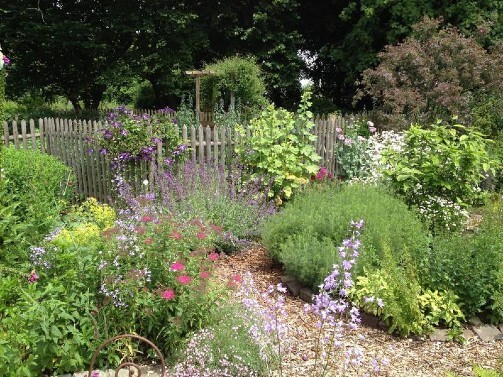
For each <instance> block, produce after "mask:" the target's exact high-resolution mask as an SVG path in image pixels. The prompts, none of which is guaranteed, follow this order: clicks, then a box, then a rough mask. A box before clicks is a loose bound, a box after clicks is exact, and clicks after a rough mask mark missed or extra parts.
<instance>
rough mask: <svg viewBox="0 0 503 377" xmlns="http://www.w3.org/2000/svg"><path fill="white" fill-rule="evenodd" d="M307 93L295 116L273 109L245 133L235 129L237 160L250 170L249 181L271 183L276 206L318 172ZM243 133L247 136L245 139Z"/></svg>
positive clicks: (251, 123)
mask: <svg viewBox="0 0 503 377" xmlns="http://www.w3.org/2000/svg"><path fill="white" fill-rule="evenodd" d="M310 95H311V94H310V93H309V92H305V93H304V94H303V96H302V101H301V103H300V106H299V110H298V111H297V114H293V113H291V112H289V111H287V110H284V109H281V108H280V109H276V108H274V106H273V105H270V106H268V107H267V108H266V109H264V110H263V111H262V113H261V114H260V116H258V117H257V118H254V119H252V120H251V122H250V125H249V126H248V129H247V130H245V129H244V128H239V129H238V131H239V132H240V134H241V136H242V137H243V143H242V144H241V145H239V146H238V147H237V148H236V152H237V153H238V154H239V155H240V158H241V160H242V161H243V163H244V164H245V165H247V166H250V167H251V169H252V170H253V175H252V179H255V178H256V177H257V176H264V175H265V176H267V177H269V178H270V179H271V180H273V183H272V191H271V192H270V195H271V196H276V198H277V200H278V202H280V201H281V199H282V198H286V199H289V198H290V197H291V195H292V193H293V192H294V191H295V190H296V189H298V188H299V187H301V186H302V185H304V184H306V183H307V182H308V181H309V178H310V176H311V175H313V174H316V173H317V172H318V165H317V162H318V161H319V160H320V158H321V157H320V156H318V155H317V154H316V150H315V149H314V147H313V146H312V144H311V143H312V142H313V141H314V140H316V137H315V136H314V135H313V134H312V133H311V129H312V128H313V127H314V123H313V122H312V120H311V118H312V113H311V112H310V111H309V110H308V109H309V106H310V102H309V98H310ZM247 132H249V133H250V136H246V134H247Z"/></svg>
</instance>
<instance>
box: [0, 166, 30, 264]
mask: <svg viewBox="0 0 503 377" xmlns="http://www.w3.org/2000/svg"><path fill="white" fill-rule="evenodd" d="M0 174H1V173H0ZM0 179H1V180H2V181H1V182H0V250H1V252H0V261H2V262H5V263H7V264H8V265H12V264H13V263H14V262H15V261H16V260H17V259H18V258H19V250H22V248H23V247H26V246H27V241H26V231H27V228H28V224H26V223H24V222H22V221H21V220H20V218H19V216H18V215H17V214H16V209H17V207H18V206H19V203H17V202H15V201H14V202H13V201H12V198H11V197H10V195H8V194H7V192H6V191H5V189H4V187H3V185H4V184H5V179H2V178H1V177H0Z"/></svg>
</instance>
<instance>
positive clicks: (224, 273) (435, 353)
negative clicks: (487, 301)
mask: <svg viewBox="0 0 503 377" xmlns="http://www.w3.org/2000/svg"><path fill="white" fill-rule="evenodd" d="M247 271H249V272H251V274H252V276H253V279H254V281H255V284H256V286H257V288H258V289H260V291H262V292H263V291H265V290H266V289H267V288H268V287H269V286H270V285H271V284H273V285H276V284H278V283H279V282H280V276H282V275H283V274H284V273H283V271H282V269H281V266H280V265H278V264H275V263H274V262H273V261H272V260H271V258H270V257H269V256H268V255H267V253H266V251H265V250H264V248H263V247H260V246H255V247H252V248H250V249H248V250H246V251H245V252H242V253H240V254H237V255H233V256H224V255H222V256H221V258H220V259H219V261H218V263H217V275H218V276H220V278H221V279H222V280H224V279H228V278H229V277H231V276H233V275H240V276H243V275H244V274H245V273H246V272H247ZM304 306H305V303H304V302H303V301H302V300H301V299H300V298H298V297H293V296H290V295H288V294H287V297H286V305H285V308H286V311H287V313H288V314H287V318H286V321H287V323H288V326H289V329H290V330H289V338H290V339H289V341H290V342H289V343H290V344H291V345H292V347H291V349H290V351H289V353H288V354H286V355H285V357H284V361H283V374H282V375H283V376H306V377H307V376H309V375H310V371H312V367H313V364H314V352H313V350H314V349H315V339H316V338H317V333H318V332H319V329H318V328H317V327H316V326H315V325H314V323H315V318H314V316H313V315H312V314H307V313H305V311H304ZM362 336H363V337H364V339H365V340H364V341H362V340H361V338H362ZM344 341H345V344H348V345H352V344H358V345H359V346H361V347H362V348H364V350H365V355H367V356H366V357H367V358H368V360H367V361H369V363H368V364H366V365H370V360H371V359H373V358H374V357H376V356H377V357H378V358H380V359H387V360H389V365H388V366H387V367H385V370H384V371H383V372H381V374H380V375H386V376H407V377H409V376H417V377H426V376H428V377H430V376H431V377H438V376H445V375H446V374H447V372H455V373H456V374H457V375H458V376H473V373H472V366H473V365H480V366H482V367H489V368H495V367H497V365H498V362H499V360H500V359H501V358H503V341H498V342H487V343H486V342H482V341H481V340H479V339H475V338H473V339H470V340H469V341H468V342H467V343H465V344H458V343H454V342H432V341H430V340H417V339H410V338H400V337H397V336H392V335H390V334H388V333H387V332H386V331H384V330H381V329H378V328H373V327H368V326H365V325H362V326H360V327H359V328H358V329H357V330H356V333H354V334H351V335H349V336H348V337H346V338H345V340H344ZM335 364H336V365H337V361H335ZM339 364H341V363H339ZM339 367H340V365H339ZM369 370H371V368H367V369H366V370H365V372H368V371H369ZM360 373H361V372H359V373H353V374H352V373H349V374H348V375H355V376H356V375H363V374H360ZM338 375H341V372H340V371H339V372H338V371H336V370H333V371H332V372H329V373H328V374H327V376H338Z"/></svg>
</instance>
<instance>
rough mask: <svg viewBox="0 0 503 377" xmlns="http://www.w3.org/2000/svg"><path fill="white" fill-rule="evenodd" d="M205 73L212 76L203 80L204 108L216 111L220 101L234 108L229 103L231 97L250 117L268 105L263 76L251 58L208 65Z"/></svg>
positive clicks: (237, 58)
mask: <svg viewBox="0 0 503 377" xmlns="http://www.w3.org/2000/svg"><path fill="white" fill-rule="evenodd" d="M205 70H208V71H211V72H213V74H212V75H209V76H204V77H203V78H202V80H201V86H202V93H203V98H202V99H203V106H205V107H206V108H207V109H208V110H210V111H213V110H214V109H215V106H216V104H217V103H218V102H219V101H220V100H221V99H223V100H224V101H225V103H226V104H229V106H232V105H235V103H230V100H231V96H233V100H234V101H239V102H240V103H241V105H242V107H243V111H244V112H247V113H251V112H256V111H257V110H258V109H259V108H260V107H262V106H264V105H265V104H266V99H265V97H264V94H265V86H264V83H263V79H262V73H261V71H260V68H259V66H258V65H257V63H256V62H255V61H254V60H253V59H252V58H241V57H239V56H235V57H231V58H227V59H224V60H220V61H218V62H216V63H214V64H210V65H207V66H206V67H205Z"/></svg>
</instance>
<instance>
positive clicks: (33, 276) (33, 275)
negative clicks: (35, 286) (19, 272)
mask: <svg viewBox="0 0 503 377" xmlns="http://www.w3.org/2000/svg"><path fill="white" fill-rule="evenodd" d="M38 279H39V276H38V275H37V273H36V272H35V271H32V272H31V275H30V277H29V278H28V283H35V282H36V281H37V280H38Z"/></svg>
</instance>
